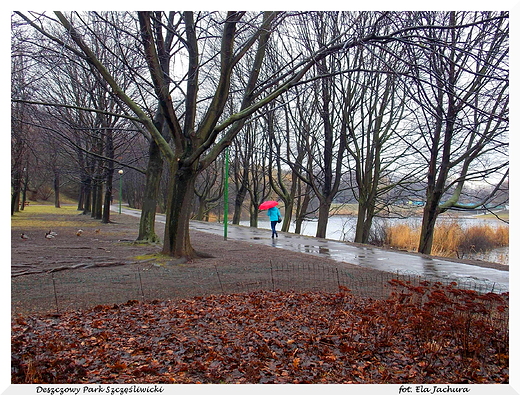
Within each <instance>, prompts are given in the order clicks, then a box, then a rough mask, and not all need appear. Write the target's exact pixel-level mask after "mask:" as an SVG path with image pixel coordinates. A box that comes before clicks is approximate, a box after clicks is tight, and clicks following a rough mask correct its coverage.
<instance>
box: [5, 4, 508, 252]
mask: <svg viewBox="0 0 520 395" xmlns="http://www.w3.org/2000/svg"><path fill="white" fill-rule="evenodd" d="M508 23H509V15H508V12H480V11H479V12H459V11H457V12H455V11H453V12H445V11H442V12H440V11H439V12H434V11H420V12H339V11H338V12H332V11H327V12H324V11H323V12H322V11H316V12H297V11H294V12H290V11H285V12H281V11H280V12H267V11H266V12H245V11H243V12H242V11H230V12H209V11H208V12H189V11H186V12H175V11H170V12H163V11H153V12H151V11H143V12H67V13H65V12H53V13H47V12H44V13H37V12H23V13H22V12H15V13H13V15H12V29H11V31H12V38H11V40H12V46H11V55H12V63H11V78H12V85H11V86H12V106H11V111H12V127H11V141H12V144H11V150H12V172H11V173H12V177H11V179H12V205H11V212H12V213H14V212H15V211H16V210H17V209H18V206H19V202H20V201H24V200H25V198H24V196H23V193H24V191H26V190H27V188H28V185H29V184H31V185H33V186H34V185H36V184H37V183H38V182H39V181H40V180H47V182H52V183H51V185H53V189H54V196H55V198H56V199H57V201H55V204H56V205H57V206H59V188H60V186H63V185H64V184H66V183H76V184H78V185H80V190H79V206H78V208H79V209H81V210H84V212H85V213H91V215H92V216H93V217H95V218H97V219H101V220H102V221H104V222H108V221H110V203H111V202H112V201H113V199H114V192H113V191H114V188H117V187H118V184H117V182H118V181H119V180H120V179H119V177H121V175H119V171H120V170H123V177H124V180H125V184H124V185H125V187H124V188H125V197H126V198H127V200H128V201H132V199H134V200H135V202H136V204H138V205H139V207H140V208H141V210H142V216H141V221H140V229H139V236H138V239H139V240H142V241H150V242H155V241H157V240H158V239H159V237H158V236H157V235H156V232H155V228H154V222H155V213H156V211H157V208H158V207H159V208H160V209H161V210H162V211H164V212H165V213H166V226H165V234H164V235H163V253H164V254H168V255H172V256H175V257H193V256H196V254H197V253H196V251H194V249H193V247H192V245H191V242H190V237H189V228H188V225H189V220H190V218H191V217H192V216H193V215H196V216H197V218H201V219H202V218H204V217H205V216H207V213H208V212H209V210H211V209H212V208H214V207H215V206H216V205H217V204H218V203H219V202H221V201H222V186H223V177H224V175H223V171H222V169H223V161H224V152H225V151H227V154H228V155H229V158H230V180H232V184H233V185H234V195H233V196H234V202H233V203H234V210H233V211H234V216H233V222H234V223H238V222H239V221H240V215H241V213H242V211H243V210H242V209H243V208H247V209H248V210H249V217H250V223H251V225H252V226H256V224H257V219H258V205H259V204H260V203H261V201H262V200H264V199H268V198H274V197H279V198H280V199H281V200H282V201H283V204H284V206H285V218H284V223H283V227H282V229H283V230H287V229H288V228H289V224H290V222H291V221H293V220H294V221H296V224H297V226H296V231H298V229H299V225H301V221H302V220H303V218H305V216H306V215H308V214H309V212H310V211H311V210H315V212H316V216H317V218H318V227H317V234H316V236H317V237H324V236H325V234H326V228H327V220H328V217H329V213H330V211H331V206H332V204H333V202H334V201H335V200H336V199H338V197H339V196H341V195H342V194H346V195H348V196H349V198H350V199H352V201H354V202H356V203H357V204H358V208H359V209H358V214H357V225H356V233H355V240H354V241H356V242H361V243H366V242H368V240H369V236H370V231H371V228H372V222H373V219H374V218H375V217H376V216H378V215H382V214H383V213H384V214H388V213H389V212H390V211H391V210H392V207H394V206H395V205H396V204H400V203H402V202H405V201H409V200H420V201H422V202H423V209H422V213H423V215H422V232H421V237H420V245H419V249H418V250H419V252H422V253H427V254H428V253H430V252H431V247H432V245H431V244H432V241H433V231H434V227H435V223H436V221H437V218H438V216H439V215H440V214H442V213H444V212H446V211H448V210H468V209H475V208H491V207H492V205H493V204H496V203H497V196H502V194H503V192H504V189H505V188H506V187H507V185H508V166H509V164H508V130H509V129H508V127H509V107H508V105H509V92H508V83H509V77H508V54H509V42H508V33H509V27H508V26H509V25H508ZM29 181H30V182H29ZM482 191H485V192H486V193H482ZM476 192H478V193H476ZM116 198H117V197H116ZM246 204H249V206H248V207H244V205H246Z"/></svg>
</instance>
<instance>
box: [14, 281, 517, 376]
mask: <svg viewBox="0 0 520 395" xmlns="http://www.w3.org/2000/svg"><path fill="white" fill-rule="evenodd" d="M392 285H394V286H395V287H396V292H395V293H394V294H393V296H392V297H391V298H389V299H387V300H366V299H361V298H357V297H354V296H352V295H351V294H350V293H348V291H347V290H343V291H342V292H339V293H324V292H308V293H296V292H281V291H276V292H268V291H262V292H253V293H250V294H234V295H220V296H210V297H204V298H195V299H193V300H183V301H153V302H150V303H141V302H137V301H129V302H127V303H125V304H121V305H112V306H98V307H96V308H93V309H90V310H87V311H76V312H70V313H66V314H63V315H61V316H60V317H49V316H47V317H25V318H24V317H17V318H15V319H14V320H13V323H12V382H13V383H447V382H448V383H501V382H507V380H508V353H509V351H508V350H509V348H508V323H507V303H508V295H507V294H504V295H496V294H488V295H483V296H482V295H478V294H477V293H474V292H471V291H461V290H457V289H456V288H454V287H453V286H450V287H442V286H440V285H439V284H433V285H431V284H427V283H424V284H423V286H421V287H413V286H411V285H409V284H407V283H403V282H399V281H393V282H392Z"/></svg>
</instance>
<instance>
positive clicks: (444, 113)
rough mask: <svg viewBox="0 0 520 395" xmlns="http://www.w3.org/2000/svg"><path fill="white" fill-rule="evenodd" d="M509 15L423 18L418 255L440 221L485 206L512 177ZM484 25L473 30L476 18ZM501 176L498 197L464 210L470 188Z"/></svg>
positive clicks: (426, 249) (418, 54)
mask: <svg viewBox="0 0 520 395" xmlns="http://www.w3.org/2000/svg"><path fill="white" fill-rule="evenodd" d="M504 15H505V13H498V14H495V13H479V12H472V13H466V12H449V13H424V14H421V16H422V18H424V20H426V21H427V23H428V24H430V25H432V24H435V23H441V24H444V25H446V26H447V27H456V26H466V27H464V28H461V29H447V30H429V31H428V34H427V35H426V40H427V42H428V44H425V45H424V46H423V47H418V48H417V47H416V48H412V47H410V48H409V49H410V50H411V51H412V52H413V55H414V56H415V59H416V65H415V67H414V70H415V77H416V79H415V81H417V85H416V90H415V92H414V93H415V94H414V95H413V97H414V98H415V100H416V102H417V108H418V111H417V112H416V115H417V121H418V127H419V130H420V132H421V134H420V136H421V139H422V141H423V144H421V145H419V144H417V145H416V147H420V152H418V153H419V155H421V156H422V157H423V159H424V161H425V162H426V163H427V166H428V167H427V187H426V193H425V206H424V211H423V221H422V230H421V237H420V243H419V247H418V250H419V252H421V253H425V254H429V253H430V252H431V248H432V242H433V232H434V227H435V222H436V220H437V218H438V216H439V215H440V214H441V213H443V212H445V211H447V210H449V209H474V208H477V207H481V206H483V205H485V203H486V202H487V201H488V200H489V199H490V198H491V196H492V195H493V193H494V192H495V191H496V190H497V189H498V188H499V187H500V185H501V183H502V182H503V181H504V180H506V179H507V175H508V171H507V166H508V159H507V145H508V144H507V132H508V115H509V114H508V108H509V107H508V102H509V100H508V71H507V70H508V64H507V60H508V21H507V19H506V18H494V17H496V16H504ZM481 19H482V20H487V22H485V23H479V24H476V23H475V22H476V21H478V20H481ZM493 175H495V176H496V183H495V185H496V187H495V189H494V190H493V191H492V192H493V193H492V194H491V195H490V196H488V197H486V198H485V199H483V200H482V201H479V202H476V203H473V204H469V205H468V204H461V203H459V199H460V197H461V193H462V192H463V189H464V188H465V186H466V184H468V182H471V181H475V180H482V179H486V178H489V177H491V176H493Z"/></svg>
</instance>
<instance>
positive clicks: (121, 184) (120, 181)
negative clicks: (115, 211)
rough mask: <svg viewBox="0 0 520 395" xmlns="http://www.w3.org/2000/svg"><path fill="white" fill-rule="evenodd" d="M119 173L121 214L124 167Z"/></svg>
mask: <svg viewBox="0 0 520 395" xmlns="http://www.w3.org/2000/svg"><path fill="white" fill-rule="evenodd" d="M118 173H119V214H121V200H122V198H123V169H121V170H119V171H118Z"/></svg>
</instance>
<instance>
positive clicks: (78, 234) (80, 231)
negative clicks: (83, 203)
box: [76, 229, 83, 237]
mask: <svg viewBox="0 0 520 395" xmlns="http://www.w3.org/2000/svg"><path fill="white" fill-rule="evenodd" d="M82 233H83V230H81V229H79V230H78V231H77V232H76V236H78V237H79V236H81V234H82Z"/></svg>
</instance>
